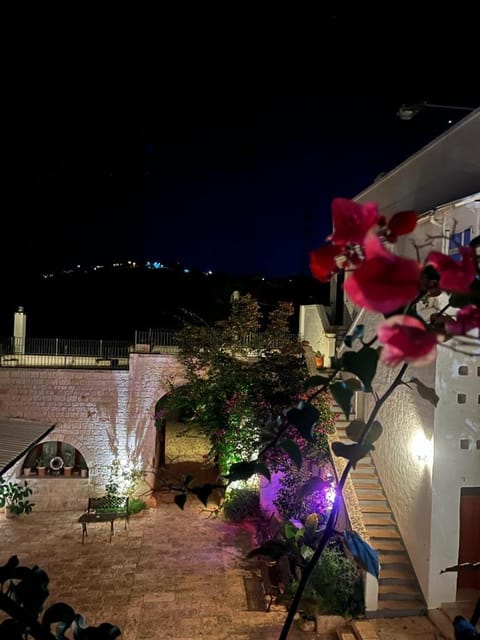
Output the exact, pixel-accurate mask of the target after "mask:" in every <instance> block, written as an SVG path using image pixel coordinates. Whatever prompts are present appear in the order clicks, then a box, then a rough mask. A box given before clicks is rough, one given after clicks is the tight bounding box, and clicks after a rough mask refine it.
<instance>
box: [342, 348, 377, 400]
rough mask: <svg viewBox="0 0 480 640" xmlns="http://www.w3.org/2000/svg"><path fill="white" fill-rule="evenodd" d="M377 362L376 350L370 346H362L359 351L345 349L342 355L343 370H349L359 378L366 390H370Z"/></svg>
mask: <svg viewBox="0 0 480 640" xmlns="http://www.w3.org/2000/svg"><path fill="white" fill-rule="evenodd" d="M377 363H378V351H377V350H376V349H372V347H363V348H362V349H360V351H347V353H345V354H344V355H343V358H342V364H343V368H344V369H345V371H350V372H351V373H354V374H355V375H356V376H358V377H359V378H360V380H361V381H362V382H363V384H364V385H365V389H366V390H367V391H371V390H372V380H373V378H374V377H375V373H376V371H377Z"/></svg>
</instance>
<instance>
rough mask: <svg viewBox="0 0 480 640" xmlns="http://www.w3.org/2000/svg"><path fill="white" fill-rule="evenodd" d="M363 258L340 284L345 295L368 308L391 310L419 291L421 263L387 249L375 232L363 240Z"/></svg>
mask: <svg viewBox="0 0 480 640" xmlns="http://www.w3.org/2000/svg"><path fill="white" fill-rule="evenodd" d="M364 248H365V256H366V259H365V261H364V262H363V263H362V264H361V265H360V266H359V267H358V269H356V270H355V271H353V273H351V274H350V275H349V277H348V278H347V279H346V280H345V283H344V285H343V288H344V290H345V293H346V294H347V295H348V297H349V298H350V299H351V300H352V302H354V303H355V304H357V305H358V306H360V307H364V308H365V309H368V310H369V311H379V312H380V313H391V312H392V311H395V310H396V309H399V308H400V307H403V306H405V305H406V304H408V303H409V302H411V301H412V300H414V299H415V298H416V297H417V295H418V293H419V292H420V276H421V272H422V267H421V265H420V264H419V263H418V262H417V261H416V260H410V259H408V258H400V257H398V256H395V255H394V254H393V253H390V252H389V251H387V249H386V248H385V247H384V246H383V244H382V243H381V241H380V240H379V238H378V237H377V236H376V234H375V233H374V232H370V233H368V234H367V236H366V238H365V243H364Z"/></svg>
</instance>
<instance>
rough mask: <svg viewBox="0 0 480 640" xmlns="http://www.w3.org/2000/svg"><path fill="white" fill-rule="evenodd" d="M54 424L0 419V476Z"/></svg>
mask: <svg viewBox="0 0 480 640" xmlns="http://www.w3.org/2000/svg"><path fill="white" fill-rule="evenodd" d="M54 427H55V425H54V424H45V423H41V422H32V421H27V420H17V419H16V418H0V476H1V475H2V474H3V473H5V472H6V471H8V469H10V468H11V467H13V465H14V464H15V463H16V462H18V461H19V460H20V459H21V458H22V457H23V456H24V455H25V454H26V453H27V452H28V451H29V449H31V448H32V447H33V446H35V445H36V444H38V443H39V442H40V441H41V440H43V438H44V437H45V436H46V435H48V434H49V433H50V431H52V430H53V429H54Z"/></svg>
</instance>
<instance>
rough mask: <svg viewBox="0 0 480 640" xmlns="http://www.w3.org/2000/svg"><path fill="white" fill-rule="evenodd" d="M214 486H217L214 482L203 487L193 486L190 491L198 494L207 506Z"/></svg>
mask: <svg viewBox="0 0 480 640" xmlns="http://www.w3.org/2000/svg"><path fill="white" fill-rule="evenodd" d="M214 488H215V487H214V486H213V485H212V484H204V485H202V486H201V487H193V488H192V489H190V491H191V492H192V493H193V494H194V495H196V496H197V498H198V499H199V500H200V502H201V503H202V504H203V505H204V506H205V507H206V506H207V504H208V499H209V497H210V494H211V493H212V491H213V490H214Z"/></svg>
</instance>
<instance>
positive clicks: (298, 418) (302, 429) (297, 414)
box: [287, 403, 320, 440]
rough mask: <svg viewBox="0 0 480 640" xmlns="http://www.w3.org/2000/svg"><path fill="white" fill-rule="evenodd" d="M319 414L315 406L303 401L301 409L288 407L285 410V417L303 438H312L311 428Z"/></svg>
mask: <svg viewBox="0 0 480 640" xmlns="http://www.w3.org/2000/svg"><path fill="white" fill-rule="evenodd" d="M319 415H320V414H319V412H318V410H317V409H316V408H315V407H313V406H312V405H311V404H309V403H305V404H304V405H303V407H302V408H301V409H290V411H288V412H287V419H288V422H289V423H290V424H291V425H293V426H294V427H296V428H297V430H298V432H299V433H300V435H301V436H302V437H303V438H305V440H313V428H314V427H315V425H316V424H317V420H318V417H319Z"/></svg>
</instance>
